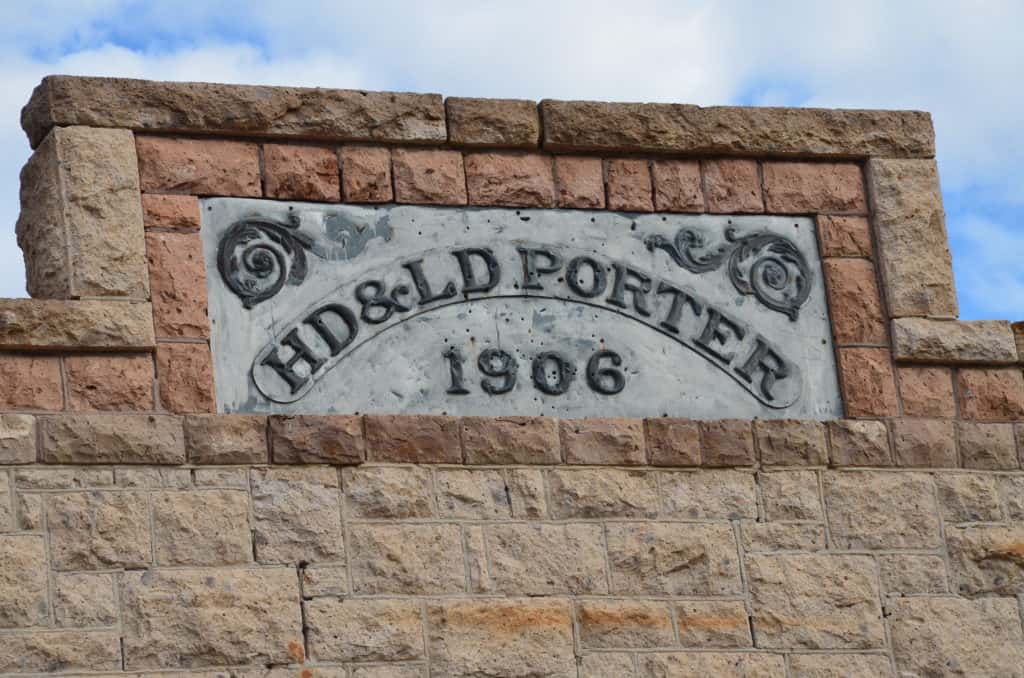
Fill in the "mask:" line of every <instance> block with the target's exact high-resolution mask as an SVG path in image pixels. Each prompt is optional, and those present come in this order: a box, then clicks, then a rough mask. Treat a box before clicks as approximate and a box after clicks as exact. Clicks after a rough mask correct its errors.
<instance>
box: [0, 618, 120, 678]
mask: <svg viewBox="0 0 1024 678" xmlns="http://www.w3.org/2000/svg"><path fill="white" fill-rule="evenodd" d="M55 670H59V671H62V672H66V671H88V672H90V673H89V675H90V676H95V675H96V674H95V673H91V672H93V671H120V670H121V647H120V641H119V639H118V634H117V631H55V632H52V631H40V630H38V629H33V630H31V631H25V632H22V633H18V634H11V635H5V636H4V642H3V643H0V673H2V674H3V675H5V676H12V675H17V674H21V673H52V672H53V671H55ZM111 675H118V676H121V675H124V674H121V673H118V674H111Z"/></svg>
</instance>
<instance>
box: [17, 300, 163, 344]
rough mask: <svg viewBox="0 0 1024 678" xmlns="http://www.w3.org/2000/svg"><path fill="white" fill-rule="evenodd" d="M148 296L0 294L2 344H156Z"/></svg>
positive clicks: (151, 308)
mask: <svg viewBox="0 0 1024 678" xmlns="http://www.w3.org/2000/svg"><path fill="white" fill-rule="evenodd" d="M155 345H156V339H155V335H154V333H153V306H152V305H151V304H150V303H149V302H148V301H127V300H124V301H121V300H116V301H115V300H99V299H92V300H88V299H86V300H80V301H64V300H58V299H0V348H3V349H5V350H19V351H31V350H37V351H50V350H59V349H102V350H131V349H146V348H150V349H151V348H153V347H154V346H155Z"/></svg>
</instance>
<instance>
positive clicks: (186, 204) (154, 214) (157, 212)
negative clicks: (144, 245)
mask: <svg viewBox="0 0 1024 678" xmlns="http://www.w3.org/2000/svg"><path fill="white" fill-rule="evenodd" d="M142 223H143V225H145V227H146V228H170V229H175V230H181V231H196V230H198V229H199V223H200V217H199V198H197V197H196V196H194V195H160V194H158V193H147V194H145V195H143V196H142Z"/></svg>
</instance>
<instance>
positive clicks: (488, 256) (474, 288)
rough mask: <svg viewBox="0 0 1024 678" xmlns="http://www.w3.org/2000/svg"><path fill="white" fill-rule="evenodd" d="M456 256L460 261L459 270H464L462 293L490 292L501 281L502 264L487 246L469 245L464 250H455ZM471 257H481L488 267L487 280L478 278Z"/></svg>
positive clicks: (454, 254) (453, 253) (453, 254)
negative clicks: (500, 264)
mask: <svg viewBox="0 0 1024 678" xmlns="http://www.w3.org/2000/svg"><path fill="white" fill-rule="evenodd" d="M452 256H454V257H455V258H456V259H457V260H458V262H459V270H460V271H462V293H463V294H474V293H480V292H490V291H491V290H493V289H494V288H495V287H497V286H498V283H499V282H501V266H499V265H498V260H497V259H496V258H495V257H494V252H492V251H491V250H490V249H489V248H487V247H469V248H466V249H464V250H453V251H452ZM470 257H479V258H480V259H481V260H482V261H483V262H484V266H485V267H486V268H487V280H485V281H484V282H480V281H478V280H477V279H476V272H475V271H474V270H473V261H472V259H470Z"/></svg>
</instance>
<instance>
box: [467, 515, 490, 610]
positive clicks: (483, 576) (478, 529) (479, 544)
mask: <svg viewBox="0 0 1024 678" xmlns="http://www.w3.org/2000/svg"><path fill="white" fill-rule="evenodd" d="M462 542H463V545H464V548H465V558H466V580H467V583H468V588H469V590H470V591H472V592H473V593H491V592H493V591H494V584H493V582H492V581H491V573H490V566H489V564H488V562H487V553H486V549H485V547H484V529H483V527H482V526H481V525H466V526H464V527H463V529H462Z"/></svg>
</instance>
